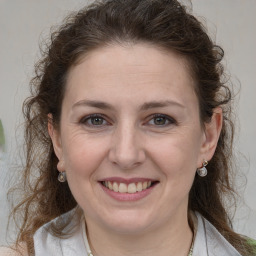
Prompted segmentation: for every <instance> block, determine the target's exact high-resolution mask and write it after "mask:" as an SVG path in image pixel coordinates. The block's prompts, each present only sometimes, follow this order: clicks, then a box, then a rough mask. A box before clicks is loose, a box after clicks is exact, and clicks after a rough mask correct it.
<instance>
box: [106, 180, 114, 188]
mask: <svg viewBox="0 0 256 256" xmlns="http://www.w3.org/2000/svg"><path fill="white" fill-rule="evenodd" d="M107 187H108V188H109V189H110V190H113V186H112V183H111V182H110V181H107Z"/></svg>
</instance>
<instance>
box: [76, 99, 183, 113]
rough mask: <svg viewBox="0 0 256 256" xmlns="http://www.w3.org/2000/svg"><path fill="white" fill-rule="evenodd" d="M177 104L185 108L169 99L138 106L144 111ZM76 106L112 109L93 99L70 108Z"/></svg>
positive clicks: (77, 103)
mask: <svg viewBox="0 0 256 256" xmlns="http://www.w3.org/2000/svg"><path fill="white" fill-rule="evenodd" d="M171 105H174V106H178V107H181V108H185V106H184V105H182V104H181V103H179V102H176V101H171V100H165V101H150V102H145V103H143V104H142V105H141V106H140V109H139V110H140V111H146V110H149V109H152V108H162V107H168V106H171ZM78 106H88V107H94V108H99V109H106V110H113V109H114V107H113V106H112V105H111V104H109V103H106V102H103V101H94V100H81V101H78V102H76V103H75V104H74V105H73V106H72V109H73V108H75V107H78Z"/></svg>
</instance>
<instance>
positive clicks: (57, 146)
mask: <svg viewBox="0 0 256 256" xmlns="http://www.w3.org/2000/svg"><path fill="white" fill-rule="evenodd" d="M48 133H49V135H50V137H51V140H52V144H53V148H54V152H55V154H56V156H57V158H58V159H59V162H58V164H57V169H58V170H59V171H63V170H64V162H63V159H62V145H61V139H60V134H59V131H58V130H57V129H56V128H55V127H54V125H53V117H52V114H48Z"/></svg>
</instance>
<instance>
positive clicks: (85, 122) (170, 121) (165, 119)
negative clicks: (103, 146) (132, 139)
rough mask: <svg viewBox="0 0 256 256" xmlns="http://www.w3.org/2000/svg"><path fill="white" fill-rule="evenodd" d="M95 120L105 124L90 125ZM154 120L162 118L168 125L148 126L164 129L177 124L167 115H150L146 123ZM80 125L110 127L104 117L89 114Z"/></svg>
mask: <svg viewBox="0 0 256 256" xmlns="http://www.w3.org/2000/svg"><path fill="white" fill-rule="evenodd" d="M96 118H99V119H100V120H102V121H103V122H106V124H99V125H95V124H92V120H93V119H96ZM156 118H163V119H164V121H167V122H168V124H166V123H165V124H160V125H156V124H150V126H156V127H157V126H158V127H166V126H169V125H173V124H174V125H176V124H177V122H176V120H175V119H173V118H172V117H170V116H168V115H164V114H154V115H151V116H150V119H149V121H147V123H149V122H150V121H151V120H153V122H154V121H156V120H155V119H156ZM88 121H90V122H91V124H88ZM80 123H82V124H84V125H87V126H89V127H94V128H96V127H97V128H101V127H102V126H105V125H110V123H109V122H108V121H106V118H105V116H104V115H102V114H91V115H88V116H85V117H83V118H82V119H81V120H80Z"/></svg>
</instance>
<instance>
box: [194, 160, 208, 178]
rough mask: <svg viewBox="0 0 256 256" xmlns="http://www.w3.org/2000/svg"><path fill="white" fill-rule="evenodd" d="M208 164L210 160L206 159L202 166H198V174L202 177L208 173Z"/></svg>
mask: <svg viewBox="0 0 256 256" xmlns="http://www.w3.org/2000/svg"><path fill="white" fill-rule="evenodd" d="M207 164H208V162H207V161H206V160H204V162H203V166H202V167H201V168H198V169H197V170H196V172H197V174H198V175H199V176H200V177H205V176H206V175H207V169H206V168H205V166H206V165H207Z"/></svg>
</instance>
